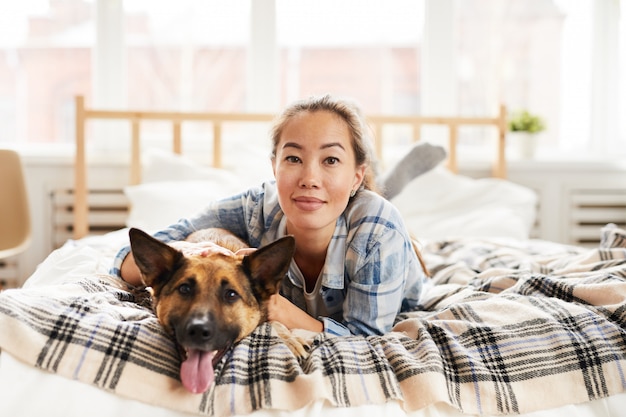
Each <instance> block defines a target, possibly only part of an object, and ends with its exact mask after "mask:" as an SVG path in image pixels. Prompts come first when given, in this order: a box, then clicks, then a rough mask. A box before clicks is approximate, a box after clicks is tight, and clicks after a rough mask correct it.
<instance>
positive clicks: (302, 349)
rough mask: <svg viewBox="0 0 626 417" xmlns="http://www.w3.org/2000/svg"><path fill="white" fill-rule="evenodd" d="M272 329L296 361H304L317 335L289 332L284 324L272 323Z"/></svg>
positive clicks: (295, 330) (313, 333)
mask: <svg viewBox="0 0 626 417" xmlns="http://www.w3.org/2000/svg"><path fill="white" fill-rule="evenodd" d="M272 328H273V329H274V331H275V332H276V334H277V335H278V337H280V338H281V339H282V340H283V342H284V343H285V344H286V345H287V347H289V350H291V353H293V354H294V355H295V356H296V357H297V358H298V359H306V358H307V357H308V356H309V352H310V351H311V346H313V339H315V336H317V335H318V333H315V332H311V331H308V330H303V329H294V330H289V329H288V328H287V327H286V326H285V325H284V324H282V323H280V322H278V321H273V322H272Z"/></svg>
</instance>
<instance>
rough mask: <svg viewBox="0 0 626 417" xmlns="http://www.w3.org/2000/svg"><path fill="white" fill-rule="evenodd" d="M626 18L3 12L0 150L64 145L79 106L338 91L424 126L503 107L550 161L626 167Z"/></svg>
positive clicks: (453, 4)
mask: <svg viewBox="0 0 626 417" xmlns="http://www.w3.org/2000/svg"><path fill="white" fill-rule="evenodd" d="M625 6H626V0H595V1H594V0H527V1H518V0H460V1H459V0H447V1H438V0H419V1H414V0H389V1H382V0H342V1H339V2H337V1H332V0H253V1H251V0H206V1H194V0H180V1H177V2H174V3H173V2H171V1H168V0H55V1H50V0H23V1H19V2H13V3H12V4H11V6H6V7H5V8H4V9H5V10H3V13H2V14H0V110H1V111H0V125H1V126H2V132H3V135H2V136H1V137H0V143H9V144H25V145H29V144H30V145H33V144H36V145H37V146H41V145H42V144H52V145H56V144H63V143H66V144H71V143H72V138H73V129H74V125H73V96H74V95H76V94H82V95H85V96H86V97H87V101H88V103H90V104H91V105H96V106H101V107H106V106H115V107H123V106H129V107H132V108H143V109H159V110H194V111H195V110H197V111H202V110H209V111H277V110H279V109H280V108H282V107H283V106H285V105H286V104H287V103H289V102H291V101H293V100H294V99H297V98H300V97H304V96H307V95H310V94H317V93H324V92H333V93H335V94H340V95H344V96H350V97H353V98H354V99H356V101H358V102H359V103H360V104H361V105H362V106H363V108H364V110H365V112H367V113H387V114H390V113H393V114H411V113H422V112H425V111H428V110H429V103H432V102H433V100H434V99H435V100H438V101H439V102H443V103H444V104H446V108H447V109H448V110H449V111H448V113H450V114H462V115H485V114H493V113H494V112H495V111H497V106H498V104H499V103H504V104H506V105H507V107H508V109H509V110H510V111H513V110H517V109H522V108H526V109H528V110H530V111H531V112H534V113H538V114H539V115H541V116H542V117H544V118H545V119H546V122H547V125H548V130H547V131H545V132H543V133H542V134H541V140H540V143H541V144H542V148H543V152H544V153H545V154H555V153H558V154H560V155H564V154H569V155H589V154H595V155H599V156H606V155H610V156H611V157H619V156H620V152H621V156H623V155H624V154H625V153H626V147H624V146H621V145H620V144H623V143H624V141H626V118H625V117H623V116H621V115H622V114H623V113H624V109H625V108H626V81H625V77H626V75H625V74H626V47H625V46H624V45H625V44H626V23H625V22H626V19H625V18H624V9H625ZM433 9H437V13H432V11H433ZM620 12H621V15H620ZM444 29H445V30H444ZM433 45H434V47H433ZM433 51H434V52H433ZM442 58H443V59H442ZM259 80H261V81H259ZM254 103H256V104H257V105H254ZM258 103H261V106H258ZM435 112H438V110H435ZM620 116H621V117H620ZM193 129H196V128H193ZM197 129H198V133H199V134H202V135H204V134H205V131H208V129H205V128H197ZM467 136H468V139H470V140H474V139H472V138H478V139H480V137H482V136H485V135H484V133H483V132H473V133H472V132H470V134H469V135H467Z"/></svg>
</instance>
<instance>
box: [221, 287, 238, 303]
mask: <svg viewBox="0 0 626 417" xmlns="http://www.w3.org/2000/svg"><path fill="white" fill-rule="evenodd" d="M237 300H239V294H237V291H235V290H226V291H225V292H224V301H226V302H227V303H234V302H235V301H237Z"/></svg>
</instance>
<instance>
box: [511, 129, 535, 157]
mask: <svg viewBox="0 0 626 417" xmlns="http://www.w3.org/2000/svg"><path fill="white" fill-rule="evenodd" d="M509 138H510V139H511V142H512V143H513V145H514V146H515V147H516V148H517V153H518V155H519V156H520V158H522V159H533V158H534V157H535V153H536V150H537V135H535V134H532V133H528V132H509Z"/></svg>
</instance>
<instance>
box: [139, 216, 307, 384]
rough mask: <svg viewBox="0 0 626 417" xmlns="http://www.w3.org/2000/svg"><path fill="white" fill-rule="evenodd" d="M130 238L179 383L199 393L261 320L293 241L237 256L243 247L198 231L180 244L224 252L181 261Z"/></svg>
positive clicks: (161, 246) (173, 252)
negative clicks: (175, 360) (177, 363)
mask: <svg viewBox="0 0 626 417" xmlns="http://www.w3.org/2000/svg"><path fill="white" fill-rule="evenodd" d="M129 237H130V245H131V251H132V253H133V257H134V258H135V263H136V264H137V267H138V268H139V270H140V272H141V277H142V281H143V283H144V285H145V286H146V287H149V288H150V291H151V293H152V307H153V309H154V311H155V314H156V316H157V318H158V320H159V322H160V323H161V325H162V326H163V327H164V329H165V330H166V331H167V332H168V333H169V334H171V335H173V337H174V339H175V341H176V345H177V348H178V351H179V353H180V355H181V360H182V362H181V369H180V378H181V382H182V384H183V386H184V387H185V388H186V389H187V390H189V391H191V392H193V393H202V392H205V391H206V390H207V389H208V388H209V387H210V386H211V384H212V382H213V380H214V378H215V375H214V370H213V369H214V367H215V365H216V364H217V363H218V362H219V360H220V359H221V358H222V356H223V355H224V353H225V352H226V351H227V350H228V349H229V348H230V347H231V346H233V345H234V344H235V343H237V342H239V341H240V340H241V339H243V338H244V337H246V336H248V335H249V334H250V333H252V331H253V330H254V329H255V328H256V327H257V326H258V325H259V324H261V323H263V322H265V321H267V303H268V300H269V299H270V297H271V296H272V295H273V294H276V293H277V292H278V290H279V288H280V283H281V281H282V279H283V277H284V276H285V275H286V274H287V271H288V269H289V264H290V262H291V260H292V258H293V255H294V252H295V239H294V238H293V236H286V237H283V238H281V239H278V240H276V241H275V242H273V243H270V244H268V245H266V246H263V247H261V248H259V249H257V250H255V251H253V252H251V253H249V254H247V255H237V254H235V252H237V251H238V250H240V249H244V248H247V247H248V245H247V244H246V243H245V242H244V241H242V240H241V239H239V238H237V237H236V236H235V235H233V234H232V233H230V232H227V231H226V230H223V229H217V228H213V229H204V230H200V231H197V232H194V233H192V234H191V235H190V236H189V237H188V238H187V239H186V240H187V241H188V242H202V241H211V242H213V243H216V244H217V245H219V246H222V247H223V248H226V249H228V251H224V253H209V254H207V255H201V254H198V255H185V254H184V253H183V252H182V251H179V250H178V249H175V248H174V247H172V246H170V245H168V244H166V243H163V242H161V241H159V240H157V239H155V238H154V237H152V236H150V235H149V234H147V233H145V232H143V231H141V230H139V229H136V228H132V229H130V231H129ZM281 337H282V336H281Z"/></svg>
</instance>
